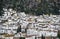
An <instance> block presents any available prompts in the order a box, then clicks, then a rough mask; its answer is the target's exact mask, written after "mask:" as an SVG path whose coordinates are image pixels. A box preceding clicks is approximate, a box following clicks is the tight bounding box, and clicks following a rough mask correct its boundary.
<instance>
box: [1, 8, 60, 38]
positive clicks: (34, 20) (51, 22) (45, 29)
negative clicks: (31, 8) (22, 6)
mask: <svg viewBox="0 0 60 39" xmlns="http://www.w3.org/2000/svg"><path fill="white" fill-rule="evenodd" d="M3 10H4V15H3V16H0V38H1V39H20V37H24V38H25V39H42V38H41V37H42V36H43V37H45V39H56V38H57V35H58V31H59V30H60V15H50V16H49V15H40V16H34V15H33V16H32V15H28V14H25V13H24V12H20V13H19V12H16V11H15V10H12V9H8V10H7V9H3ZM18 28H21V29H20V32H18V33H17V29H18Z"/></svg>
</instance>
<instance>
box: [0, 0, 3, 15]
mask: <svg viewBox="0 0 60 39" xmlns="http://www.w3.org/2000/svg"><path fill="white" fill-rule="evenodd" d="M2 15H3V0H0V16H2Z"/></svg>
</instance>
